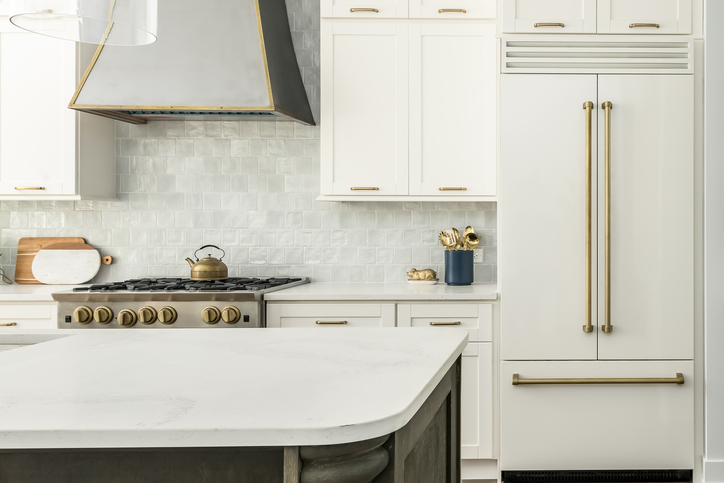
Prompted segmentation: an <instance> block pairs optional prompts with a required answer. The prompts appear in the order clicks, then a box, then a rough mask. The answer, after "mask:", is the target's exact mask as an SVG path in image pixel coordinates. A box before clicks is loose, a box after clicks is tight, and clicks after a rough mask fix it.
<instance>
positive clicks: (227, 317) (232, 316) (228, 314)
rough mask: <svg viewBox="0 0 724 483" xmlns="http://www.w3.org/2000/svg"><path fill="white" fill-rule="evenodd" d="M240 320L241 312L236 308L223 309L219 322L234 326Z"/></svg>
mask: <svg viewBox="0 0 724 483" xmlns="http://www.w3.org/2000/svg"><path fill="white" fill-rule="evenodd" d="M239 319H241V312H239V309H237V308H236V307H231V306H230V307H224V310H222V311H221V320H223V321H224V322H226V323H227V324H235V323H237V322H239Z"/></svg>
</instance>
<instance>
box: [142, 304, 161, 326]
mask: <svg viewBox="0 0 724 483" xmlns="http://www.w3.org/2000/svg"><path fill="white" fill-rule="evenodd" d="M156 316H157V314H156V309H154V308H153V307H143V308H141V310H139V311H138V321H139V322H140V323H142V324H143V325H151V324H153V323H154V322H156Z"/></svg>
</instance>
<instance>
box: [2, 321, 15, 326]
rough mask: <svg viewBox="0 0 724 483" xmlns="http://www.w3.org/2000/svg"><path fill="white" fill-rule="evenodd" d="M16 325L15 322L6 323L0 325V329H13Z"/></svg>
mask: <svg viewBox="0 0 724 483" xmlns="http://www.w3.org/2000/svg"><path fill="white" fill-rule="evenodd" d="M16 325H18V323H17V322H8V323H7V324H0V327H15V326H16Z"/></svg>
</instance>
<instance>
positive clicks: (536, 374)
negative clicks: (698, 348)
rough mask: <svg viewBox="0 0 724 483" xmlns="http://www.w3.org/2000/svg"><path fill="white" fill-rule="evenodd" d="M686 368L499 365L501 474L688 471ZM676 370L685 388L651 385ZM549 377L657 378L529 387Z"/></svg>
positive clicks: (678, 364)
mask: <svg viewBox="0 0 724 483" xmlns="http://www.w3.org/2000/svg"><path fill="white" fill-rule="evenodd" d="M693 366H694V364H693V361H625V362H624V361H595V362H588V361H580V362H579V361H576V362H550V361H546V362H502V363H501V368H500V377H501V380H500V390H501V400H500V465H501V469H502V470H597V469H602V470H605V469H619V470H628V469H692V468H693V467H694V377H693ZM677 373H681V374H682V375H683V378H684V384H674V383H663V381H659V380H658V379H659V378H668V379H673V378H675V377H676V374H677ZM514 375H517V376H518V385H513V379H514ZM551 378H555V379H558V378H567V379H572V378H617V379H618V378H651V379H657V381H656V383H646V382H643V381H638V382H636V383H619V384H550V383H548V384H530V382H535V379H551ZM531 380H532V381H531ZM525 382H528V383H525ZM539 382H540V381H539ZM549 382H551V381H549ZM569 382H573V381H569ZM579 382H580V381H579ZM627 382H628V381H627ZM631 382H634V381H631Z"/></svg>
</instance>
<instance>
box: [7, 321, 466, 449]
mask: <svg viewBox="0 0 724 483" xmlns="http://www.w3.org/2000/svg"><path fill="white" fill-rule="evenodd" d="M433 332H434V333H433ZM8 340H9V339H8ZM5 343H8V341H7V340H4V336H2V335H0V345H2V344H5ZM10 343H13V341H10ZM466 344H467V332H466V331H464V330H455V329H453V330H449V331H444V332H438V331H429V330H427V329H414V328H390V329H384V328H374V329H355V330H350V331H346V330H345V331H316V330H309V329H245V330H234V331H217V330H214V329H199V330H194V331H183V330H179V331H158V332H155V331H154V332H147V331H143V332H142V331H138V332H134V333H132V332H128V333H120V334H119V333H114V334H109V333H92V334H89V333H77V332H75V331H74V334H73V335H72V336H67V337H61V338H58V339H56V340H51V341H47V342H41V343H37V344H35V345H31V346H27V347H21V348H18V349H14V350H8V351H4V352H0V381H2V384H1V385H2V390H1V391H0V408H1V410H0V449H20V448H114V447H115V448H139V447H205V446H289V445H321V444H339V443H346V442H350V441H360V440H365V439H369V438H374V437H377V436H381V435H384V434H388V433H391V432H394V431H396V430H398V429H399V428H401V427H403V426H404V425H405V424H406V423H407V422H408V421H409V420H410V419H411V418H412V416H413V415H414V414H415V413H416V412H417V410H418V409H419V408H420V406H421V405H422V403H423V402H424V401H425V400H426V399H427V397H428V396H429V395H430V393H431V391H432V390H433V389H434V388H435V386H436V385H437V384H438V382H439V381H440V380H441V379H442V377H443V376H444V375H445V373H446V372H447V371H448V370H449V368H450V367H451V366H452V364H453V363H454V362H455V360H456V359H457V358H458V356H459V355H460V354H461V353H462V351H463V349H464V348H465V345H466Z"/></svg>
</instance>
